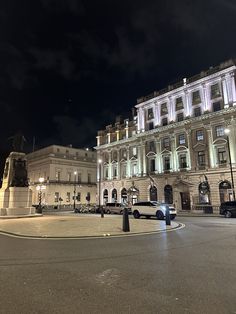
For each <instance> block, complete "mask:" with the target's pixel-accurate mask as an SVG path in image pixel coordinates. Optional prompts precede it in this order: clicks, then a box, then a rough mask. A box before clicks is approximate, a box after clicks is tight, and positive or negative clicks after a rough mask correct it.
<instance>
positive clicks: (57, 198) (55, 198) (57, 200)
mask: <svg viewBox="0 0 236 314" xmlns="http://www.w3.org/2000/svg"><path fill="white" fill-rule="evenodd" d="M54 200H55V203H58V202H59V192H55V194H54Z"/></svg>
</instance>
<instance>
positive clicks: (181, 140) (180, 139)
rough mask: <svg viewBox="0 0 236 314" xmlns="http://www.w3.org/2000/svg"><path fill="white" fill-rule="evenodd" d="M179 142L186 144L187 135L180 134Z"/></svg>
mask: <svg viewBox="0 0 236 314" xmlns="http://www.w3.org/2000/svg"><path fill="white" fill-rule="evenodd" d="M179 144H180V145H182V144H185V135H184V134H180V135H179Z"/></svg>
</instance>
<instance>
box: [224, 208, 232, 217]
mask: <svg viewBox="0 0 236 314" xmlns="http://www.w3.org/2000/svg"><path fill="white" fill-rule="evenodd" d="M231 217H232V213H231V212H230V211H229V210H226V212H225V218H231Z"/></svg>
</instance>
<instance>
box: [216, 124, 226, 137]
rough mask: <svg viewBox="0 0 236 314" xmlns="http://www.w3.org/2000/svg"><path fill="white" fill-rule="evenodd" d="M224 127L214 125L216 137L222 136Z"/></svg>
mask: <svg viewBox="0 0 236 314" xmlns="http://www.w3.org/2000/svg"><path fill="white" fill-rule="evenodd" d="M224 134H225V133H224V127H223V126H222V125H218V126H217V127H216V137H220V136H224Z"/></svg>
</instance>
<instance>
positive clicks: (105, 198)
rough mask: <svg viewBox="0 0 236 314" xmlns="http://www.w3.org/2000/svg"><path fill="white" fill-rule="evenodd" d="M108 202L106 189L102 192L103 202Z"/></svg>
mask: <svg viewBox="0 0 236 314" xmlns="http://www.w3.org/2000/svg"><path fill="white" fill-rule="evenodd" d="M107 202H108V191H107V189H105V190H104V192H103V204H106V203H107Z"/></svg>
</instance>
